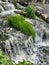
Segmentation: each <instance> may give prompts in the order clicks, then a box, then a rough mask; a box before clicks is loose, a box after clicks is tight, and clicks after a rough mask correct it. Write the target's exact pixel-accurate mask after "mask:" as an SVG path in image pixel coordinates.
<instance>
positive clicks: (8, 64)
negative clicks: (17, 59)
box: [0, 51, 14, 65]
mask: <svg viewBox="0 0 49 65" xmlns="http://www.w3.org/2000/svg"><path fill="white" fill-rule="evenodd" d="M0 65H14V64H13V61H12V60H10V59H9V57H8V56H7V55H5V54H3V53H2V51H0Z"/></svg>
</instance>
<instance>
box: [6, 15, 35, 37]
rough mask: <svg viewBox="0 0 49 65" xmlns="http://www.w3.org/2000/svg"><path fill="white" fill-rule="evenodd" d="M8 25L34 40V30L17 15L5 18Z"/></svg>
mask: <svg viewBox="0 0 49 65" xmlns="http://www.w3.org/2000/svg"><path fill="white" fill-rule="evenodd" d="M7 20H8V22H9V24H10V25H11V26H13V27H15V28H16V29H17V30H20V31H21V32H22V33H24V34H26V35H29V36H32V37H33V38H35V30H34V28H33V26H32V25H31V24H30V23H29V22H27V21H25V18H24V17H23V16H21V15H19V14H16V15H13V16H9V17H8V18H7Z"/></svg>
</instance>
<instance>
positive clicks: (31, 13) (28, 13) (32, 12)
mask: <svg viewBox="0 0 49 65" xmlns="http://www.w3.org/2000/svg"><path fill="white" fill-rule="evenodd" d="M25 12H26V16H27V17H28V18H33V19H35V17H36V15H35V12H36V8H35V7H34V6H33V5H32V6H31V5H28V6H27V7H26V8H25Z"/></svg>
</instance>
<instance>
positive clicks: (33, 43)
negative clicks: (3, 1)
mask: <svg viewBox="0 0 49 65" xmlns="http://www.w3.org/2000/svg"><path fill="white" fill-rule="evenodd" d="M9 6H10V8H9V7H8V5H6V9H8V10H9V9H11V7H13V6H12V5H9ZM4 7H5V6H4ZM12 9H14V7H13V8H12ZM1 10H2V11H4V8H2V7H1ZM26 20H27V21H28V22H30V23H32V24H33V26H34V28H35V30H36V37H35V40H33V39H32V37H31V36H26V35H24V34H23V33H21V32H20V31H17V30H15V29H14V28H12V27H9V26H8V23H7V21H6V20H4V19H3V20H2V19H0V21H1V22H0V49H1V50H2V51H3V52H4V53H6V54H7V55H9V56H10V58H11V59H12V60H14V61H15V62H16V63H18V61H22V60H23V59H25V60H29V61H31V62H34V63H36V65H49V24H47V23H46V22H44V21H43V20H41V19H39V18H38V19H37V20H34V19H29V18H26Z"/></svg>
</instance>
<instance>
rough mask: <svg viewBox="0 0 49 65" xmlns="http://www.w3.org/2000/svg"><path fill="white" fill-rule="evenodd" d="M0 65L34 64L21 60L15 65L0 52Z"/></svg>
mask: <svg viewBox="0 0 49 65" xmlns="http://www.w3.org/2000/svg"><path fill="white" fill-rule="evenodd" d="M0 65H35V64H33V63H31V62H30V61H25V60H23V62H19V64H16V63H15V62H13V61H12V60H11V59H10V58H9V57H8V56H7V55H5V54H3V52H2V51H0Z"/></svg>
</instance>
